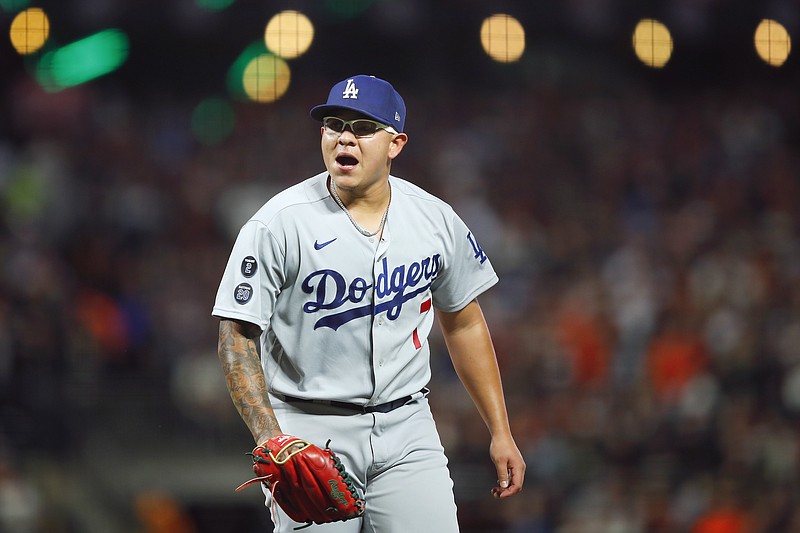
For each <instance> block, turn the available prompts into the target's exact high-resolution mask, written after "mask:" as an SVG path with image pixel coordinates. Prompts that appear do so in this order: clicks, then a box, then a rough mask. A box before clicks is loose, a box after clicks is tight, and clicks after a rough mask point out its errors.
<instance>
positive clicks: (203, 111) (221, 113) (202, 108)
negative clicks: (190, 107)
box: [192, 98, 236, 146]
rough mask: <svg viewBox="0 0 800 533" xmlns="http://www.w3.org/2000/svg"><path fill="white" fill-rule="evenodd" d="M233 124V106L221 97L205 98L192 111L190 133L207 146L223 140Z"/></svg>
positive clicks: (229, 132)
mask: <svg viewBox="0 0 800 533" xmlns="http://www.w3.org/2000/svg"><path fill="white" fill-rule="evenodd" d="M235 124H236V119H235V114H234V111H233V107H231V104H230V103H229V102H228V101H226V100H223V99H222V98H206V99H205V100H203V101H202V102H200V103H199V104H198V105H197V107H195V108H194V111H193V112H192V133H193V134H194V136H195V138H196V139H197V140H198V141H200V142H201V143H202V144H205V145H208V146H210V145H214V144H218V143H220V142H221V141H223V140H225V139H226V138H227V137H228V136H229V135H230V134H231V132H232V131H233V128H234V125H235Z"/></svg>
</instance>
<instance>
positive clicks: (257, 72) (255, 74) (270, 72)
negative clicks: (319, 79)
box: [243, 54, 291, 103]
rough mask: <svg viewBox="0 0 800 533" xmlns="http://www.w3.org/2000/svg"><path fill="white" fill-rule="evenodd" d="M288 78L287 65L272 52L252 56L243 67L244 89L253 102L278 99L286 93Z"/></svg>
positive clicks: (266, 101) (289, 74)
mask: <svg viewBox="0 0 800 533" xmlns="http://www.w3.org/2000/svg"><path fill="white" fill-rule="evenodd" d="M290 80H291V70H290V69H289V65H288V64H287V63H286V61H284V60H283V59H281V58H280V57H278V56H276V55H273V54H262V55H260V56H258V57H255V58H253V59H252V60H251V61H250V63H248V65H247V67H245V69H244V77H243V85H244V91H245V93H246V94H247V96H248V98H250V99H251V100H253V101H255V102H260V103H268V102H274V101H276V100H278V99H279V98H280V97H281V96H283V95H284V94H285V93H286V90H287V89H288V88H289V82H290Z"/></svg>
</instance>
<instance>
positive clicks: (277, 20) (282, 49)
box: [264, 10, 314, 59]
mask: <svg viewBox="0 0 800 533" xmlns="http://www.w3.org/2000/svg"><path fill="white" fill-rule="evenodd" d="M313 40H314V26H313V25H312V24H311V21H310V20H308V17H306V16H305V15H303V14H302V13H300V12H298V11H291V10H289V11H281V12H280V13H278V14H277V15H275V16H274V17H272V19H270V21H269V24H267V29H266V30H265V31H264V42H265V43H266V45H267V49H268V50H270V51H271V52H273V53H275V54H276V55H279V56H281V57H283V58H286V59H293V58H295V57H299V56H301V55H303V54H304V53H305V52H306V51H307V50H308V48H309V47H310V46H311V41H313Z"/></svg>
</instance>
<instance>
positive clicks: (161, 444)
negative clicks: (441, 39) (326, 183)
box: [0, 72, 800, 533]
mask: <svg viewBox="0 0 800 533" xmlns="http://www.w3.org/2000/svg"><path fill="white" fill-rule="evenodd" d="M380 74H383V75H384V76H385V77H387V78H388V79H390V81H392V82H394V83H395V85H396V86H397V88H398V89H399V90H400V92H401V93H402V94H404V95H405V96H406V100H407V104H408V108H409V117H408V121H407V124H408V126H407V131H408V133H409V136H410V142H409V145H408V146H407V148H406V150H404V152H403V154H402V155H401V157H400V158H398V160H397V161H396V162H395V165H394V168H393V173H394V174H395V175H398V176H401V177H404V178H406V179H409V180H411V181H413V182H416V183H418V184H419V185H421V186H423V187H425V188H427V189H428V190H430V191H431V192H433V193H435V194H437V195H439V196H440V197H442V198H444V199H445V200H447V201H448V202H450V203H451V204H452V205H453V206H454V207H455V209H456V210H457V211H458V212H459V213H460V214H461V215H462V217H463V218H464V219H465V220H466V222H467V223H468V225H469V226H470V228H471V229H472V231H473V233H474V234H475V235H477V236H478V238H479V239H480V241H481V245H482V247H483V249H484V250H485V251H486V253H487V254H488V256H489V258H490V259H491V261H492V263H493V264H494V266H495V268H496V269H497V271H498V273H499V275H500V278H501V282H500V283H499V284H498V285H497V286H496V287H495V288H493V289H492V290H491V291H489V293H487V294H486V295H485V296H483V297H482V298H481V303H482V305H483V307H484V311H485V313H486V315H487V318H488V320H489V322H490V326H491V328H492V331H493V337H494V340H495V343H496V348H497V352H498V358H499V362H500V365H501V370H502V373H503V376H504V384H505V389H506V394H507V401H508V407H509V411H510V415H511V420H512V426H513V430H514V432H515V436H516V438H517V442H518V444H519V445H520V447H521V448H522V449H523V453H524V456H525V458H526V461H527V463H528V468H529V470H528V476H527V480H526V485H525V490H524V492H523V493H522V495H521V496H519V497H517V498H513V499H511V500H508V501H504V502H497V501H495V500H493V499H492V498H491V497H490V496H489V488H490V487H491V486H492V485H493V484H494V475H493V473H492V466H491V464H490V462H489V459H488V434H487V432H486V429H485V427H483V423H482V422H481V420H480V417H479V416H478V414H477V412H476V411H475V409H474V407H473V406H472V404H471V403H470V401H469V399H468V398H467V397H466V396H465V393H464V391H463V389H462V388H461V386H460V384H459V382H458V380H457V378H456V377H455V374H454V372H453V370H452V367H451V366H450V363H449V360H448V358H447V355H446V352H445V349H444V345H443V342H442V341H441V339H440V338H439V337H438V336H434V337H433V339H432V346H433V349H432V352H433V361H432V365H433V367H434V379H433V382H432V383H431V389H432V393H431V396H430V398H431V402H432V405H433V408H434V414H435V416H436V419H437V422H438V425H439V428H440V430H441V434H442V438H443V441H444V444H445V447H446V449H447V450H448V455H449V457H450V459H451V467H452V471H453V477H454V479H455V481H456V494H457V498H458V500H459V512H460V519H461V522H462V526H463V530H464V532H465V533H469V532H478V531H482V532H497V533H500V532H508V533H522V532H526V533H528V532H529V533H556V532H558V533H578V532H580V533H583V532H586V533H595V532H596V533H644V532H684V531H685V532H692V533H727V532H731V533H733V532H742V533H745V532H763V533H767V532H769V533H778V532H784V531H798V530H800V505H798V504H800V501H798V493H799V492H800V491H799V490H798V489H800V487H799V486H798V466H799V465H798V461H799V460H800V429H798V428H800V426H799V425H798V419H799V418H800V174H799V171H798V169H799V168H800V165H798V163H799V162H798V150H797V146H798V141H800V130H799V128H798V125H800V116H799V112H800V109H798V104H800V100H798V98H797V95H796V88H794V87H793V86H792V84H791V83H785V82H781V81H780V80H778V81H775V80H773V82H769V81H767V82H762V83H759V82H756V81H746V82H743V81H741V80H739V82H737V83H736V84H730V85H723V84H719V85H714V86H709V85H707V84H706V85H704V86H700V87H698V86H693V85H692V83H691V81H684V82H682V83H680V84H676V85H675V86H673V87H669V88H664V87H659V86H656V85H655V84H652V83H650V82H649V81H643V80H642V79H636V78H630V77H629V78H611V77H610V76H609V77H606V78H604V77H597V76H593V75H587V76H584V77H581V78H580V80H572V81H569V80H566V81H561V82H559V81H553V80H547V81H541V82H535V81H530V80H528V81H517V82H513V81H509V80H502V81H501V82H499V83H496V84H487V85H486V86H483V85H475V86H464V85H456V84H455V83H453V82H449V81H448V80H447V79H439V80H431V79H426V80H425V81H424V83H423V82H422V80H417V79H393V78H392V76H391V72H388V73H380ZM309 81H310V80H306V82H305V83H303V84H302V85H297V86H293V87H292V88H291V90H290V92H289V93H288V94H287V96H286V97H285V98H284V99H283V100H281V101H279V102H278V103H275V104H269V105H256V104H245V103H239V104H237V109H236V120H237V122H236V129H235V131H234V133H233V134H232V136H230V137H229V138H227V139H225V140H224V141H223V142H221V143H219V144H216V145H205V144H202V143H200V142H198V141H197V140H196V139H195V138H194V137H193V135H192V131H191V128H190V127H189V124H190V118H189V117H190V114H191V111H192V109H193V106H195V105H196V104H197V100H196V99H195V100H192V98H178V97H168V96H163V97H159V95H151V96H150V97H148V98H142V99H135V98H133V97H131V96H130V94H128V93H127V92H126V91H125V90H124V87H119V86H115V85H114V84H113V83H108V84H97V85H90V86H84V87H81V88H76V89H72V90H69V91H64V92H61V93H45V92H43V91H42V90H41V89H39V88H38V87H37V86H36V85H35V83H33V82H32V81H31V80H29V79H27V78H26V77H24V76H22V77H19V78H16V79H13V80H9V81H8V83H7V84H6V85H5V87H4V91H5V92H4V94H2V95H1V96H2V98H3V103H2V109H3V113H4V115H5V118H4V119H3V121H2V122H3V123H2V125H0V215H2V218H1V219H0V257H2V262H1V263H0V268H1V269H2V270H0V530H2V531H12V532H17V531H19V532H34V531H53V532H62V531H63V532H72V531H86V530H87V529H85V527H82V526H81V520H84V519H85V517H84V518H81V517H80V516H79V515H80V513H78V512H77V511H76V507H75V505H73V504H72V502H74V499H69V498H66V497H65V496H64V491H65V487H70V486H73V485H71V483H78V482H79V480H80V478H81V476H85V475H87V472H89V473H90V475H91V476H92V477H91V479H90V480H89V482H88V483H85V484H84V485H76V486H81V487H83V489H85V490H87V491H89V493H88V495H87V496H85V497H84V498H85V499H86V500H89V501H93V502H94V503H95V505H97V502H98V501H99V502H100V503H101V504H107V505H109V506H111V507H112V509H113V511H114V513H115V514H116V515H118V516H125V517H127V519H128V520H127V524H129V525H127V526H125V527H127V528H128V529H121V531H143V532H157V531H171V532H178V533H180V532H184V531H185V532H196V533H197V532H201V531H209V530H211V529H209V527H208V525H207V524H208V521H207V520H210V519H209V518H208V517H209V516H210V513H211V512H210V511H206V512H205V514H204V512H203V510H202V509H201V507H202V506H200V505H199V504H197V503H196V502H193V501H191V500H190V499H189V498H188V497H187V496H185V495H184V494H181V493H180V492H173V493H169V494H167V493H162V492H159V491H160V490H161V489H162V486H161V482H162V481H163V479H152V480H151V486H150V487H147V486H146V484H145V485H144V486H142V487H139V488H140V489H143V488H150V489H153V491H155V492H152V491H150V492H148V491H144V490H140V491H139V492H138V493H134V494H124V493H123V494H119V495H116V497H115V495H114V494H113V493H112V492H113V491H112V487H113V485H114V482H115V481H117V482H118V481H119V477H121V476H119V474H118V476H119V477H118V478H117V479H116V480H115V479H113V476H112V479H111V480H106V479H105V478H103V476H102V475H101V474H99V473H97V472H95V471H93V470H92V469H91V467H89V466H87V465H91V464H97V463H98V462H100V461H103V460H104V459H105V460H107V461H110V462H111V463H112V464H117V465H119V464H120V463H121V462H129V463H130V464H129V465H128V466H131V465H135V464H136V463H137V461H138V459H137V454H139V453H141V454H142V456H143V457H144V456H147V457H153V456H156V457H159V455H158V454H161V455H160V457H162V459H163V461H164V462H165V463H167V462H169V461H170V458H171V457H172V456H173V455H171V454H174V453H175V450H179V451H184V452H185V451H186V450H191V451H192V453H198V451H200V452H204V453H206V456H207V457H211V458H215V457H216V458H219V459H223V458H225V459H229V458H230V457H232V454H233V453H234V450H235V453H239V452H240V451H241V450H244V449H246V448H248V447H249V446H250V440H249V435H247V434H246V433H245V430H244V427H243V424H242V423H241V421H240V420H239V419H238V416H237V415H236V412H235V410H234V409H233V407H232V405H231V404H230V400H229V399H228V397H227V393H226V390H225V385H224V382H223V380H222V376H221V371H220V370H219V367H218V362H217V360H216V355H215V351H216V335H217V329H216V327H217V323H216V320H214V319H213V318H212V317H211V316H210V310H211V305H212V303H213V299H214V295H215V292H216V288H217V284H218V282H219V278H220V275H221V273H222V269H223V267H224V263H225V261H226V260H227V256H228V253H229V249H230V246H231V244H232V242H233V238H234V236H235V233H236V231H237V230H238V228H239V226H240V224H241V223H242V222H243V221H244V220H245V219H246V218H247V217H248V216H249V215H250V214H252V213H253V212H254V211H255V210H256V209H257V208H258V207H259V206H260V205H261V204H262V203H263V202H264V201H266V199H267V198H268V197H269V196H270V195H271V194H272V193H274V192H276V191H278V190H280V189H282V188H284V187H285V186H288V185H290V184H292V183H295V182H297V181H299V180H301V179H303V178H305V177H308V176H311V175H312V174H315V173H316V172H319V171H320V170H321V169H322V168H323V166H322V161H321V158H320V155H319V146H318V140H319V138H318V129H317V127H318V126H317V124H315V123H314V122H313V121H311V119H310V118H308V114H307V113H308V109H309V108H310V107H311V106H312V105H314V104H316V103H319V101H322V100H323V99H324V98H325V95H326V92H327V88H328V87H329V86H330V84H331V83H332V82H334V81H335V80H313V83H311V82H309ZM398 222H402V221H394V223H398ZM388 223H389V224H392V223H393V221H392V220H391V218H390V219H389V221H388ZM119 445H124V447H125V453H124V456H122V458H121V459H120V458H119V457H117V456H116V454H119V453H120V452H119V451H114V447H115V446H119ZM148 451H152V454H148ZM103 453H107V454H109V456H107V457H105V458H103V457H102V454H103ZM237 457H238V456H237ZM233 475H234V476H236V475H239V476H246V475H247V472H246V468H245V469H244V470H242V471H240V472H236V473H234V474H233ZM229 489H230V487H228V486H226V487H224V490H225V491H229ZM92 490H94V491H95V492H97V491H100V492H103V491H105V492H106V494H105V495H104V496H103V497H99V496H96V495H94V494H95V493H93V492H91V491H92ZM209 490H210V491H213V488H212V487H209ZM408 490H414V488H413V487H408ZM76 505H77V504H76ZM219 512H220V513H222V511H219ZM410 512H413V510H410ZM258 513H263V514H265V513H266V510H264V509H263V508H261V509H259V510H258ZM202 517H205V518H202ZM240 523H241V521H240ZM248 527H249V528H250V529H248ZM259 527H260V528H261V529H258V528H259ZM267 527H268V526H267V525H265V524H261V525H259V526H255V525H253V526H245V525H241V526H240V527H238V528H237V531H258V530H261V531H266V529H265V528H267ZM215 531H225V529H224V528H218V529H215Z"/></svg>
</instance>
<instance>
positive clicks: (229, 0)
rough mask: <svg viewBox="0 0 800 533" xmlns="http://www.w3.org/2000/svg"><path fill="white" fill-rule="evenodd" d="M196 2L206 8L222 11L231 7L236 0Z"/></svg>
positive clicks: (202, 0)
mask: <svg viewBox="0 0 800 533" xmlns="http://www.w3.org/2000/svg"><path fill="white" fill-rule="evenodd" d="M194 1H195V3H196V4H197V5H198V6H200V7H202V8H205V9H208V10H211V11H222V10H223V9H225V8H227V7H230V6H231V4H233V3H234V2H235V1H236V0H194Z"/></svg>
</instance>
